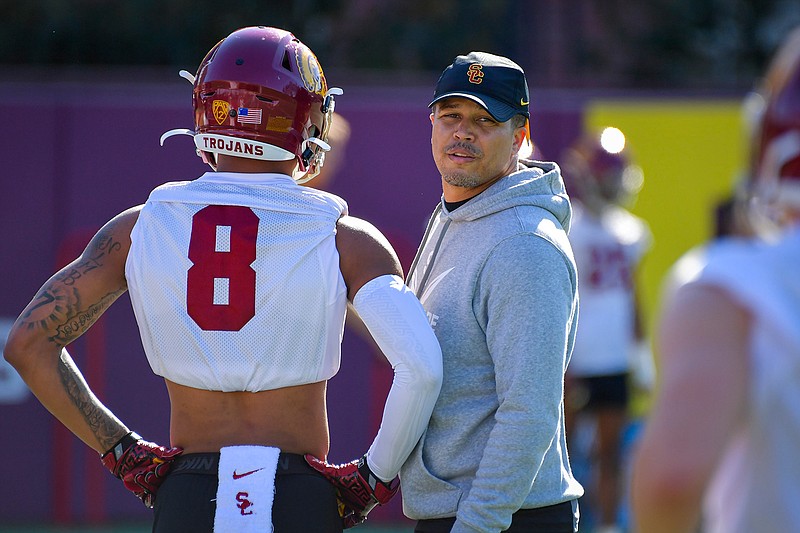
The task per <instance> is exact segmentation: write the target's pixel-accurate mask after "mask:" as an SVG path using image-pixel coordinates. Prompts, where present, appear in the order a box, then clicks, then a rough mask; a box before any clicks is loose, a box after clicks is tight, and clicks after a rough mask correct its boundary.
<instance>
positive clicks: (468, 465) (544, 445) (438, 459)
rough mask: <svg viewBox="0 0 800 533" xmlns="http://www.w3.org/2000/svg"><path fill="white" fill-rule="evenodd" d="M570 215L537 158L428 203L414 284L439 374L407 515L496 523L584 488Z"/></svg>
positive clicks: (409, 485)
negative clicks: (572, 389)
mask: <svg viewBox="0 0 800 533" xmlns="http://www.w3.org/2000/svg"><path fill="white" fill-rule="evenodd" d="M570 216H571V207H570V203H569V200H568V198H567V195H566V192H565V190H564V183H563V181H562V179H561V174H560V170H559V168H558V166H557V165H556V164H555V163H548V162H541V161H536V162H532V161H521V162H520V170H519V171H517V172H515V173H513V174H510V175H508V176H505V177H503V178H501V179H500V180H498V181H497V182H496V183H494V184H492V185H491V186H490V187H489V188H488V189H486V190H485V191H483V192H482V193H481V194H479V195H478V196H476V197H475V198H473V199H472V200H470V201H469V202H467V203H466V204H464V205H463V206H461V207H460V208H458V209H457V210H455V211H454V212H452V213H448V212H447V210H446V208H445V207H444V206H443V205H441V204H440V205H439V206H437V208H436V210H435V211H434V213H433V217H432V219H431V222H430V224H429V227H428V230H427V231H426V234H425V237H424V238H423V241H422V244H421V245H420V249H419V251H418V252H417V257H416V258H415V261H414V264H413V265H412V267H411V270H410V272H409V280H408V284H409V286H410V287H411V289H412V290H413V291H414V292H415V293H416V294H417V296H418V297H419V298H420V300H421V301H422V304H423V306H424V308H425V310H426V312H427V313H428V318H429V320H430V322H431V325H432V326H433V328H434V331H435V332H436V337H437V338H438V339H439V343H440V344H441V347H442V355H443V358H444V383H443V385H442V390H441V394H440V396H439V399H438V401H437V403H436V406H435V408H434V411H433V416H432V417H431V420H430V423H429V425H428V429H427V430H426V432H425V434H424V435H423V436H422V438H421V439H420V442H419V443H418V444H417V446H416V448H415V449H414V451H413V452H412V454H411V456H410V457H409V459H408V461H407V462H406V464H405V465H404V467H403V469H402V471H401V479H402V490H403V510H404V512H405V514H406V515H407V516H408V517H410V518H412V519H432V518H443V517H452V516H456V518H457V520H456V523H455V526H454V528H453V529H452V531H453V532H458V531H468V532H471V531H481V532H491V531H502V530H504V529H507V528H508V527H509V525H510V524H511V515H512V514H513V513H514V512H515V511H517V510H518V509H520V508H535V507H543V506H548V505H554V504H557V503H561V502H565V501H570V500H575V499H577V498H578V497H579V496H581V495H582V494H583V488H582V487H581V485H580V484H579V483H578V482H577V481H576V480H575V478H574V477H573V475H572V471H571V468H570V464H569V459H568V456H567V447H566V439H565V435H564V405H563V394H564V372H565V370H566V367H567V364H568V362H569V358H570V354H571V353H572V345H573V341H574V339H575V328H576V325H577V318H578V292H577V286H578V283H577V273H576V269H575V260H574V259H573V256H572V250H571V248H570V245H569V241H568V239H567V231H568V229H569V223H570Z"/></svg>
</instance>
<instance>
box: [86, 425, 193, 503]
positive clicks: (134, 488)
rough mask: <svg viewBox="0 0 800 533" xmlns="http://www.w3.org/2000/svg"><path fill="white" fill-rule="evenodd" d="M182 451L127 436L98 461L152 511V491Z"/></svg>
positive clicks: (132, 434) (135, 435)
mask: <svg viewBox="0 0 800 533" xmlns="http://www.w3.org/2000/svg"><path fill="white" fill-rule="evenodd" d="M182 452H183V449H182V448H165V447H164V446H159V445H158V444H155V443H153V442H147V441H146V440H142V437H140V436H139V435H137V434H136V433H133V432H130V433H128V434H127V435H125V436H124V437H122V438H121V439H120V440H119V442H117V443H116V444H115V445H114V446H112V447H111V449H110V450H108V451H107V452H106V453H104V454H103V455H102V457H101V459H100V460H101V461H102V462H103V464H104V465H105V467H106V468H108V470H109V471H110V472H111V473H112V474H114V475H115V476H116V477H118V478H119V479H121V480H122V482H123V483H124V484H125V488H126V489H128V490H129V491H131V492H132V493H134V494H135V495H136V496H137V497H138V498H139V499H140V500H142V502H143V503H144V504H145V506H146V507H148V508H150V509H152V508H153V504H154V503H155V501H156V491H157V490H158V487H159V486H160V485H161V483H163V481H164V478H165V477H166V475H167V472H169V471H170V469H171V468H172V461H174V460H175V458H176V457H178V456H179V455H180V454H181V453H182Z"/></svg>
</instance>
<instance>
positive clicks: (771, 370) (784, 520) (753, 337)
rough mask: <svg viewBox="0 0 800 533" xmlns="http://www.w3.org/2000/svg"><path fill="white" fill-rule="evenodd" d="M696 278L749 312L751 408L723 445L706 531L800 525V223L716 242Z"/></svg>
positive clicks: (782, 529)
mask: <svg viewBox="0 0 800 533" xmlns="http://www.w3.org/2000/svg"><path fill="white" fill-rule="evenodd" d="M705 263H706V264H705V265H704V266H703V267H702V269H701V271H700V273H699V275H698V276H697V278H698V279H697V280H696V282H697V283H700V284H704V285H714V286H717V287H719V288H721V289H723V290H724V291H725V292H727V293H728V294H729V295H730V296H731V297H733V298H734V299H735V300H736V301H737V302H738V303H739V304H740V305H741V306H742V307H744V308H745V309H747V310H748V311H749V314H750V316H751V318H752V322H751V323H752V327H751V331H750V346H749V348H750V354H751V355H750V366H749V367H750V371H749V378H750V379H749V391H748V400H749V402H748V408H747V410H746V413H747V414H746V418H745V420H744V421H743V422H742V424H741V425H740V427H739V429H738V432H737V434H736V436H735V438H734V439H733V442H732V443H731V444H730V445H729V446H728V448H727V449H724V450H720V461H719V466H718V468H717V469H716V474H715V476H714V479H713V481H712V483H711V486H710V488H709V491H708V495H707V498H706V502H705V526H706V527H705V528H704V529H705V530H706V531H708V532H709V533H723V532H724V533H744V532H748V533H749V532H752V531H770V532H776V533H778V532H780V533H783V532H787V533H788V532H790V531H797V528H798V524H800V506H798V505H797V503H798V502H800V458H799V457H798V449H799V448H800V385H799V384H800V275H798V272H800V228H795V229H794V230H792V231H791V232H790V233H788V234H786V235H785V236H784V238H783V239H782V240H780V241H779V242H777V243H774V244H773V243H748V242H745V241H737V240H734V239H729V240H726V241H724V242H720V243H719V244H715V245H711V246H710V247H709V248H708V250H707V254H706V256H705Z"/></svg>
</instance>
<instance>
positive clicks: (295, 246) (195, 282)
mask: <svg viewBox="0 0 800 533" xmlns="http://www.w3.org/2000/svg"><path fill="white" fill-rule="evenodd" d="M346 211H347V205H346V204H345V202H344V201H343V200H342V199H341V198H339V197H337V196H334V195H332V194H329V193H325V192H322V191H318V190H315V189H311V188H308V187H302V186H299V185H297V184H296V183H295V182H294V181H293V180H292V178H291V177H289V176H284V175H280V174H233V173H222V172H210V173H206V174H204V175H203V176H201V177H200V178H198V179H197V180H194V181H189V182H174V183H167V184H165V185H162V186H160V187H158V188H156V189H155V190H154V191H153V192H152V193H151V194H150V197H149V198H148V200H147V203H146V204H145V205H144V207H143V208H142V211H141V214H140V215H139V219H138V221H137V223H136V225H135V226H134V228H133V231H132V233H131V249H130V253H129V255H128V260H127V264H126V269H125V273H126V276H127V280H128V289H129V292H130V296H131V301H132V303H133V309H134V312H135V315H136V320H137V322H138V324H139V329H140V332H141V337H142V343H143V345H144V349H145V352H146V354H147V359H148V361H149V362H150V366H151V367H152V369H153V371H154V372H155V373H156V374H158V375H160V376H163V377H165V378H167V379H169V380H171V381H173V382H175V383H179V384H181V385H186V386H189V387H195V388H199V389H206V390H218V391H261V390H270V389H276V388H280V387H287V386H292V385H299V384H304V383H313V382H317V381H321V380H325V379H330V378H331V377H333V376H334V375H335V374H336V372H337V371H338V369H339V362H340V354H341V344H340V343H341V339H342V334H343V329H344V317H345V310H346V298H347V290H346V287H345V284H344V280H343V278H342V275H341V272H340V271H339V255H338V251H337V249H336V221H337V220H338V219H339V217H341V216H342V214H344V213H346Z"/></svg>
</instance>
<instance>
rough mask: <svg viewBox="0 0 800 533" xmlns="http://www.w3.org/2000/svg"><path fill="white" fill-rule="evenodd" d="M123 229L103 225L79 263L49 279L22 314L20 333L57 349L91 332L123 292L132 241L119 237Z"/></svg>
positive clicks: (126, 237)
mask: <svg viewBox="0 0 800 533" xmlns="http://www.w3.org/2000/svg"><path fill="white" fill-rule="evenodd" d="M121 225H124V224H121V222H120V221H119V220H118V219H114V220H112V221H111V222H109V223H108V224H106V225H105V226H104V227H103V228H102V229H101V230H100V231H99V232H97V234H96V235H95V236H94V238H93V239H92V240H91V241H90V242H89V245H88V246H87V247H86V249H85V250H84V252H83V253H82V254H81V256H80V257H78V258H77V259H76V260H75V261H73V262H72V263H70V264H69V265H67V266H65V267H64V268H62V269H61V270H60V271H58V272H57V273H56V274H55V275H53V276H52V277H51V278H50V279H49V280H48V281H47V282H46V283H45V284H44V286H43V287H42V288H41V289H40V290H39V292H38V293H37V294H36V296H35V297H34V298H33V300H32V301H31V303H30V304H28V307H27V308H26V309H25V311H23V313H22V315H21V316H20V318H19V321H18V322H19V323H18V327H21V328H24V329H27V330H29V331H31V330H40V331H38V332H37V333H41V334H44V335H46V336H47V339H48V340H49V341H50V342H52V343H54V344H55V345H56V346H59V347H63V346H66V345H67V344H69V343H70V342H72V341H74V340H75V339H76V338H78V337H79V336H80V335H82V334H83V333H84V332H85V331H86V330H87V329H89V327H90V326H91V325H92V324H94V322H96V321H97V319H98V318H99V317H100V316H101V315H102V314H103V312H104V311H105V310H106V309H107V308H108V306H109V305H111V304H112V303H113V302H114V300H116V299H117V298H118V297H119V296H120V295H121V294H122V293H123V292H125V290H126V289H127V285H126V283H125V273H124V262H125V257H126V256H127V251H128V248H129V247H130V240H129V239H130V235H129V233H128V234H127V235H125V234H120V233H121V232H120V226H121ZM125 239H127V242H126V241H125Z"/></svg>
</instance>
